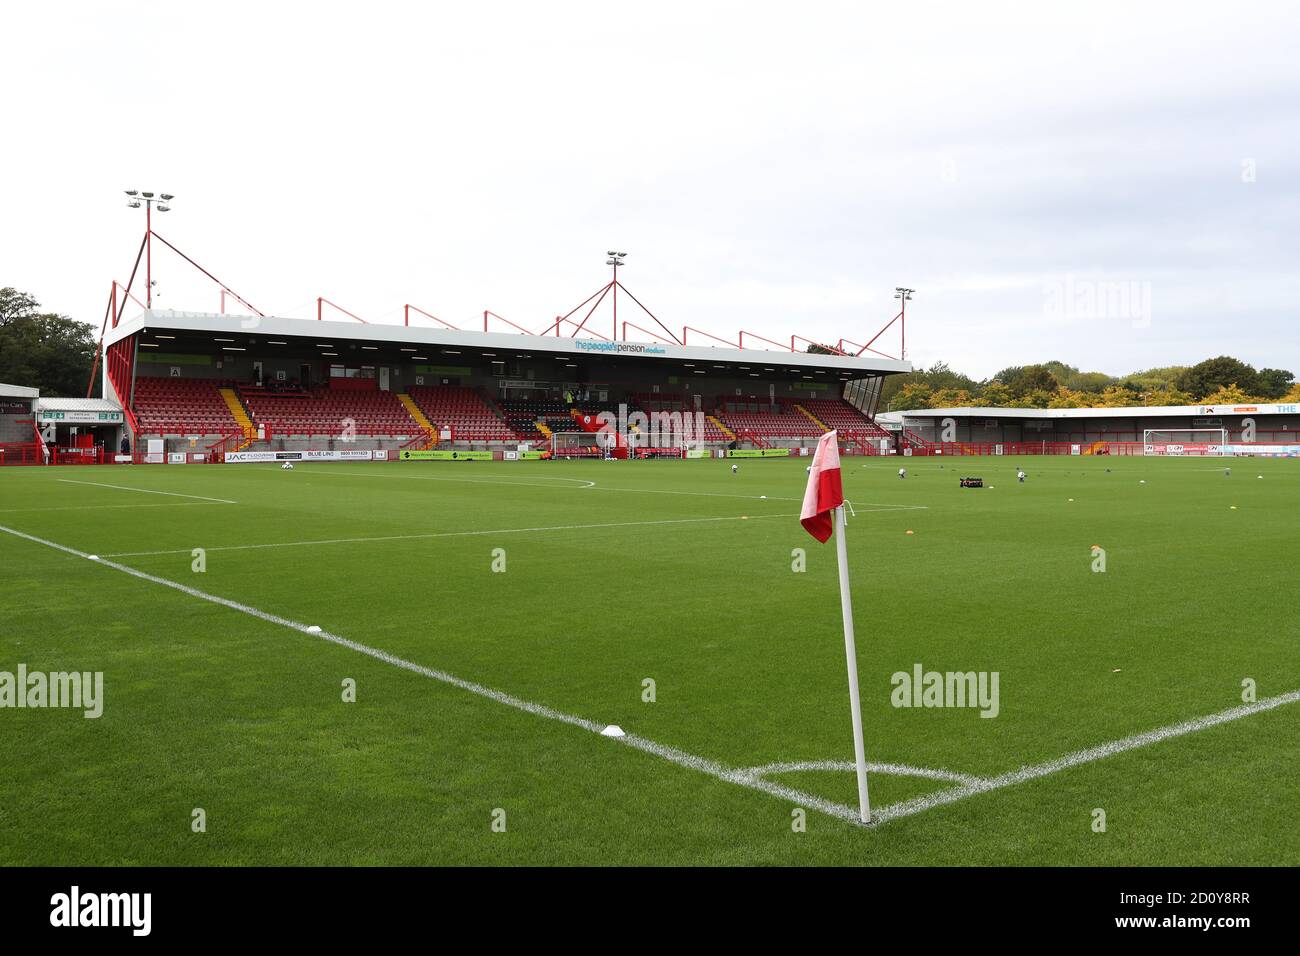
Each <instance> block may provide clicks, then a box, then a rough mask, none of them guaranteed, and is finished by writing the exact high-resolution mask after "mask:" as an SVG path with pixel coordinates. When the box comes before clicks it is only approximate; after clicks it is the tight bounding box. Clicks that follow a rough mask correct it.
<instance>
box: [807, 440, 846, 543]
mask: <svg viewBox="0 0 1300 956" xmlns="http://www.w3.org/2000/svg"><path fill="white" fill-rule="evenodd" d="M842 504H844V488H843V486H842V484H841V481H840V446H839V433H838V432H833V431H831V432H827V433H826V434H825V435H823V436H822V437H821V440H820V441H819V442H817V451H816V453H815V454H814V455H813V463H812V469H811V470H810V471H809V473H808V487H807V488H806V489H805V490H804V493H803V511H802V512H801V513H800V515H799V523H800V524H801V525H803V526H804V530H805V531H807V532H808V533H809V534H810V535H812V536H813V537H814V538H816V539H817V540H818V541H820V542H822V543H823V544H825V543H826V541H827V539H829V538H830V536H831V510H832V509H834V508H838V507H840V506H841V505H842Z"/></svg>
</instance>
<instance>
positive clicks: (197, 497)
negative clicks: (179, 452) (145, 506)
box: [55, 478, 239, 505]
mask: <svg viewBox="0 0 1300 956" xmlns="http://www.w3.org/2000/svg"><path fill="white" fill-rule="evenodd" d="M55 481H61V482H63V483H64V484H67V485H94V486H95V487H96V488H116V489H117V490H118V491H138V492H139V493H140V494H142V495H167V496H168V497H171V498H193V499H195V500H196V501H214V502H216V503H217V504H222V505H237V504H239V502H238V501H231V500H230V499H229V498H208V497H206V496H205V495H183V494H181V493H180V492H179V491H154V490H153V489H152V488H132V487H131V486H130V485H109V484H105V483H104V482H102V481H78V480H77V479H75V478H56V479H55Z"/></svg>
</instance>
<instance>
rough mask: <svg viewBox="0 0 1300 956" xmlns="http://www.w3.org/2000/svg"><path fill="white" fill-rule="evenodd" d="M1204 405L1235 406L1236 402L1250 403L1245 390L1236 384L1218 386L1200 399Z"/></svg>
mask: <svg viewBox="0 0 1300 956" xmlns="http://www.w3.org/2000/svg"><path fill="white" fill-rule="evenodd" d="M1201 401H1202V402H1204V403H1205V404H1206V405H1235V404H1237V403H1238V402H1249V401H1252V399H1251V397H1250V396H1249V395H1247V394H1246V391H1245V389H1241V388H1238V387H1237V383H1236V382H1230V383H1229V384H1227V385H1223V386H1220V387H1219V388H1216V389H1215V390H1214V391H1212V392H1211V393H1210V394H1209V395H1206V396H1205V397H1204V398H1202V399H1201Z"/></svg>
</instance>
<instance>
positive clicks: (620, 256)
mask: <svg viewBox="0 0 1300 956" xmlns="http://www.w3.org/2000/svg"><path fill="white" fill-rule="evenodd" d="M616 255H617V256H618V257H619V258H620V259H624V258H626V257H627V253H626V252H619V253H616Z"/></svg>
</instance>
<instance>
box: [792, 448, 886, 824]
mask: <svg viewBox="0 0 1300 956" xmlns="http://www.w3.org/2000/svg"><path fill="white" fill-rule="evenodd" d="M832 516H833V526H834V531H835V551H836V556H837V558H838V559H839V567H840V613H841V614H842V615H843V618H844V656H845V657H846V658H847V659H848V664H849V706H850V707H851V708H852V710H853V756H854V757H855V758H856V762H857V771H858V811H859V815H860V816H861V818H862V822H863V823H870V822H871V801H870V799H869V798H868V796H867V752H866V747H865V746H864V745H863V742H862V702H861V700H860V698H859V694H858V652H857V648H856V647H855V646H854V643H853V599H852V598H851V597H850V595H849V554H848V548H847V547H846V546H845V544H844V486H843V483H842V481H841V476H840V444H839V434H838V432H833V431H830V432H827V433H826V434H825V435H823V436H822V437H821V440H820V441H818V442H817V451H816V452H815V453H814V455H813V462H812V467H811V468H810V469H808V487H807V488H806V489H805V490H804V493H803V511H802V512H800V514H799V523H800V524H802V525H803V526H804V529H805V530H806V531H807V532H808V533H809V534H810V535H812V536H813V537H814V538H816V539H817V540H818V541H821V542H822V543H823V544H824V543H825V542H826V540H827V539H829V538H830V536H831V529H832Z"/></svg>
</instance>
